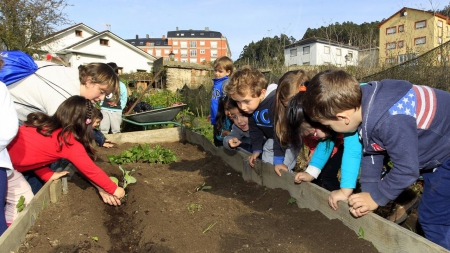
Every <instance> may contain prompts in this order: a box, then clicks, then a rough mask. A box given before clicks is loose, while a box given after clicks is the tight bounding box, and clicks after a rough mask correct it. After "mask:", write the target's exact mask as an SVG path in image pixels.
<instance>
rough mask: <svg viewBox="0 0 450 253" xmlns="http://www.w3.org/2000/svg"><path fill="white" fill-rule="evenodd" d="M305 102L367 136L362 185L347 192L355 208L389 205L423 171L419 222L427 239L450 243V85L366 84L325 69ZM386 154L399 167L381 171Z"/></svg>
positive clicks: (335, 123)
mask: <svg viewBox="0 0 450 253" xmlns="http://www.w3.org/2000/svg"><path fill="white" fill-rule="evenodd" d="M303 108H304V110H305V111H306V113H307V114H308V116H310V117H311V119H313V120H315V121H318V122H320V123H322V124H323V125H326V126H329V127H331V128H332V129H333V130H334V131H336V132H341V133H350V132H355V131H358V133H359V134H360V137H361V138H362V142H363V159H362V164H361V165H362V166H361V167H362V168H361V178H360V183H361V188H362V191H363V192H362V193H359V194H353V195H351V196H350V197H349V206H350V212H351V213H352V214H353V215H354V216H356V217H359V216H363V215H365V214H367V213H368V212H371V211H373V210H375V209H376V208H377V207H378V206H384V205H386V204H387V203H388V202H389V201H390V200H394V199H395V198H396V197H397V196H398V195H399V194H400V193H401V192H402V191H403V190H404V189H405V188H407V187H409V186H410V185H411V184H413V183H414V182H415V181H416V180H417V178H418V177H419V175H420V174H422V176H423V178H424V191H423V195H422V202H421V204H420V206H419V222H420V224H421V226H422V229H423V231H424V233H425V237H426V238H427V239H429V240H431V241H433V242H435V243H437V244H439V245H441V246H443V247H445V248H447V249H450V191H449V187H450V159H449V158H450V116H449V114H448V108H450V93H448V92H445V91H442V90H438V89H433V88H430V87H427V86H419V85H413V84H411V83H409V82H407V81H403V80H382V81H380V82H369V83H367V84H365V85H362V86H360V84H359V82H358V81H357V80H356V79H355V78H354V77H352V76H351V75H349V74H347V73H346V72H344V71H342V70H327V71H324V72H321V73H319V74H317V75H316V76H315V77H314V78H313V79H312V80H311V82H310V84H309V86H308V90H307V91H306V94H305V100H304V102H303ZM386 154H388V155H389V156H390V159H391V161H392V163H393V168H392V169H391V170H390V172H389V173H387V174H386V175H384V176H382V175H381V169H382V166H383V158H384V156H385V155H386Z"/></svg>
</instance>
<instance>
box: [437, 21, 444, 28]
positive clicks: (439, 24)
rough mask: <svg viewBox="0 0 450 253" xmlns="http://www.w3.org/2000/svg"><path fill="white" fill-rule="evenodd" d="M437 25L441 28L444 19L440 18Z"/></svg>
mask: <svg viewBox="0 0 450 253" xmlns="http://www.w3.org/2000/svg"><path fill="white" fill-rule="evenodd" d="M437 26H438V27H439V28H442V26H443V23H442V20H438V23H437Z"/></svg>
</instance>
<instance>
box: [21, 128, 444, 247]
mask: <svg viewBox="0 0 450 253" xmlns="http://www.w3.org/2000/svg"><path fill="white" fill-rule="evenodd" d="M158 131H159V130H158ZM158 131H155V132H153V131H146V132H139V133H133V134H132V135H129V134H120V135H117V136H116V137H115V138H116V141H118V142H120V143H122V144H120V145H119V146H118V148H115V149H101V150H99V151H100V152H99V154H98V156H99V158H98V160H97V163H98V164H99V165H100V166H101V167H102V168H104V169H105V171H106V172H107V173H108V174H110V175H113V176H116V177H118V178H121V176H122V172H121V171H120V170H119V168H118V165H112V164H110V163H109V159H108V158H107V156H108V155H111V154H113V155H118V154H120V153H121V152H122V151H123V150H128V149H130V148H132V147H135V146H136V145H137V144H136V143H125V142H130V140H136V139H139V140H140V141H144V139H146V136H147V135H149V134H151V135H152V138H151V139H152V140H153V141H156V142H159V145H160V146H161V147H162V148H165V149H169V150H172V151H173V152H174V154H175V156H177V161H176V162H172V163H169V164H154V163H130V164H124V165H122V168H123V169H126V170H128V171H129V170H132V169H133V168H136V171H135V172H134V174H133V176H134V177H135V178H136V180H137V182H136V183H134V184H130V185H129V186H128V187H127V191H128V195H127V197H126V198H127V199H126V202H125V203H124V204H123V205H122V206H120V207H110V206H108V205H105V204H103V203H102V201H101V200H100V198H99V196H98V194H97V193H96V191H95V190H94V188H93V187H92V186H91V185H90V184H89V183H88V182H86V181H85V180H84V179H83V178H82V177H80V176H78V175H77V174H76V175H75V176H74V177H73V178H72V180H71V181H70V182H69V194H67V195H62V196H61V197H60V199H59V201H58V202H57V203H56V204H51V205H49V206H48V207H47V208H46V209H44V210H43V211H42V212H41V213H40V215H39V218H38V219H37V221H36V222H35V224H34V226H32V227H31V229H30V230H29V232H28V234H27V235H26V241H25V242H24V243H23V244H22V246H21V247H20V249H19V250H18V252H38V253H39V252H378V251H382V252H401V251H402V250H403V251H404V252H419V251H420V252H423V249H425V251H427V250H430V249H432V251H433V252H436V251H439V252H444V251H443V250H442V249H441V248H439V247H438V246H436V245H434V244H432V243H429V242H428V241H427V240H425V239H423V238H421V237H419V236H417V235H415V234H413V233H412V232H410V231H408V230H405V229H402V228H400V227H399V226H397V225H395V224H393V223H389V222H386V221H385V220H383V219H382V218H380V217H378V216H376V215H368V216H365V217H363V218H362V219H354V218H352V217H351V216H349V214H348V211H346V210H345V204H344V203H342V205H341V206H340V210H338V212H335V211H332V210H331V209H330V208H329V207H328V206H326V201H325V198H324V196H326V195H327V193H326V191H324V190H323V189H321V188H318V187H316V186H314V185H312V184H301V185H294V184H293V183H292V182H293V180H292V178H289V175H286V174H285V175H283V177H272V176H274V175H271V173H272V174H274V173H273V168H272V169H271V170H268V169H267V168H265V166H266V165H265V164H262V165H261V164H260V165H259V166H258V168H256V170H252V171H250V173H248V171H247V172H245V170H244V171H242V170H241V171H237V170H236V168H237V167H240V168H241V169H242V167H243V160H242V156H240V155H241V154H239V153H233V152H232V153H224V151H223V150H221V149H216V148H212V147H211V144H210V143H209V142H208V141H207V140H206V139H205V138H203V137H201V136H198V135H196V134H195V133H192V132H189V131H185V130H184V129H178V130H177V129H171V130H161V131H163V132H164V131H165V132H164V133H163V132H158ZM167 131H170V134H168V132H167ZM150 132H152V133H150ZM177 133H178V136H177ZM133 136H134V137H133ZM136 136H138V138H137V137H136ZM180 136H182V137H186V139H187V141H189V142H190V143H195V144H199V145H200V146H202V147H204V148H201V147H200V148H199V147H197V146H195V145H192V144H189V143H181V142H171V140H172V139H177V138H178V140H180V138H179V137H180ZM147 137H148V136H147ZM108 138H111V137H108ZM171 138H172V139H171ZM154 146H155V144H151V147H154ZM205 149H206V150H208V151H211V150H212V153H213V154H212V153H210V152H206V151H204V150H205ZM244 156H245V155H244ZM243 172H244V173H243ZM242 174H245V175H246V179H251V180H253V181H255V182H257V183H258V184H256V183H254V182H250V181H244V180H243V177H242ZM249 174H250V175H249ZM261 185H263V186H261ZM269 188H284V189H285V190H282V189H269ZM291 196H292V197H295V199H296V201H295V200H294V199H293V198H292V197H291ZM297 205H298V206H300V207H308V208H298V206H297ZM310 209H313V210H319V211H320V212H319V211H311V210H310ZM26 210H27V208H25V210H24V211H26ZM324 215H325V216H324ZM327 217H328V218H330V217H331V218H333V219H332V220H329V219H328V218H327ZM13 226H14V225H13ZM366 239H367V240H371V241H372V242H374V244H375V245H376V247H375V246H374V245H373V244H372V243H371V242H369V241H367V240H366ZM383 243H384V244H383ZM411 249H413V250H411ZM414 249H415V250H414Z"/></svg>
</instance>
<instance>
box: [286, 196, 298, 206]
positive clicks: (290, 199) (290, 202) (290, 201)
mask: <svg viewBox="0 0 450 253" xmlns="http://www.w3.org/2000/svg"><path fill="white" fill-rule="evenodd" d="M287 203H288V205H289V204H291V205H292V204H295V203H297V200H296V199H295V198H293V197H290V198H289V200H288V202H287Z"/></svg>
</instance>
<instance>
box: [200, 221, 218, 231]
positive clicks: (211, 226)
mask: <svg viewBox="0 0 450 253" xmlns="http://www.w3.org/2000/svg"><path fill="white" fill-rule="evenodd" d="M216 223H217V222H214V223H211V224H210V225H209V226H208V227H207V228H205V230H203V234H204V233H206V232H208V231H209V230H210V229H211V228H213V227H214V226H215V225H216Z"/></svg>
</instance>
